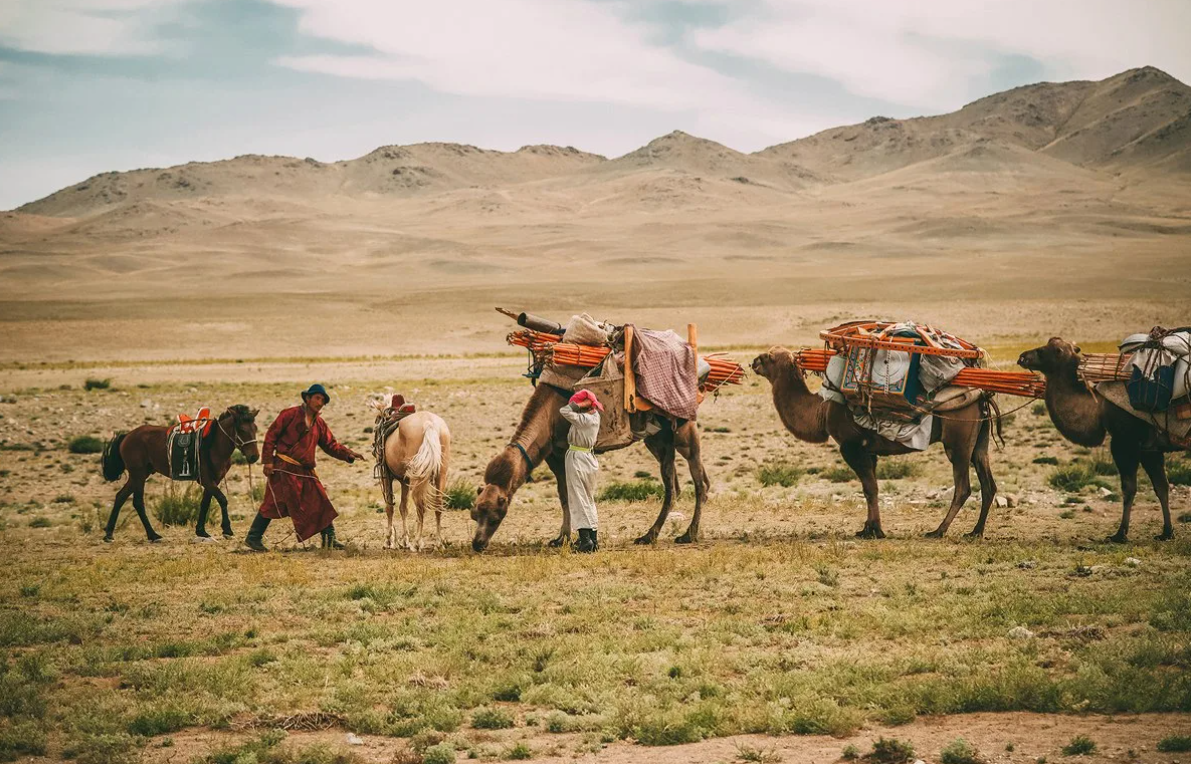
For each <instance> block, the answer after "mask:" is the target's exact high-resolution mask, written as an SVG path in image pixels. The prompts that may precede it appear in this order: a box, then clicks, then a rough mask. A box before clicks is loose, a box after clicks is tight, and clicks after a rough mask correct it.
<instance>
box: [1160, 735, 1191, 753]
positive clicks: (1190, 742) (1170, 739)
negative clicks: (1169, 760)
mask: <svg viewBox="0 0 1191 764" xmlns="http://www.w3.org/2000/svg"><path fill="white" fill-rule="evenodd" d="M1158 750H1159V751H1162V752H1163V753H1187V752H1188V751H1191V735H1167V736H1166V737H1164V738H1162V739H1161V740H1159V741H1158Z"/></svg>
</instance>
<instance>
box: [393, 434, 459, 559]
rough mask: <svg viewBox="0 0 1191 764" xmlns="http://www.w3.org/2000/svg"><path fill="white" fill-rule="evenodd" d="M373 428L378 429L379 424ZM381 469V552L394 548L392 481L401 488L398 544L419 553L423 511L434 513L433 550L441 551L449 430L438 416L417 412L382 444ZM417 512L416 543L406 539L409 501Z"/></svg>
mask: <svg viewBox="0 0 1191 764" xmlns="http://www.w3.org/2000/svg"><path fill="white" fill-rule="evenodd" d="M377 426H380V425H379V424H378V425H377ZM384 455H385V465H386V466H387V467H388V470H387V471H384V472H382V473H381V481H382V485H381V492H382V493H383V494H384V497H385V514H386V515H387V516H388V524H387V528H386V535H385V549H393V548H394V547H396V546H398V543H397V529H396V528H394V527H393V481H394V480H396V481H397V482H399V483H400V484H401V542H400V546H403V547H405V548H406V549H409V550H410V551H418V552H420V551H422V548H423V546H422V523H423V521H424V520H425V517H426V509H427V507H430V508H432V509H433V510H434V530H435V534H434V536H435V541H434V543H435V546H437V547H439V548H441V547H442V546H443V540H442V513H443V497H444V496H445V494H446V490H447V468H448V467H449V466H450V461H451V430H450V428H448V427H447V423H446V422H444V421H443V419H442V417H440V416H439V415H438V414H432V413H430V412H428V411H418V412H416V413H413V414H410V415H409V416H407V417H405V418H404V419H402V420H401V422H400V423H398V425H397V429H396V430H395V431H393V432H392V433H390V434H389V437H388V438H387V439H386V440H385V451H384ZM411 496H412V498H413V501H414V507H416V508H417V510H418V541H417V544H416V545H415V544H414V543H413V542H412V541H411V540H410V537H409V526H408V525H407V524H406V515H407V512H408V511H409V499H410V498H411Z"/></svg>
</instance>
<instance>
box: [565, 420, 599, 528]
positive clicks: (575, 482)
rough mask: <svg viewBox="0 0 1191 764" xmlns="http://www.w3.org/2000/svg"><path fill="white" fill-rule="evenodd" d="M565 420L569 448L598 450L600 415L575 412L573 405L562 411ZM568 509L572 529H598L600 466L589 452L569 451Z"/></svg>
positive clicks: (567, 465)
mask: <svg viewBox="0 0 1191 764" xmlns="http://www.w3.org/2000/svg"><path fill="white" fill-rule="evenodd" d="M559 413H560V414H562V416H563V418H564V419H566V420H567V421H568V422H570V423H571V427H570V430H569V431H568V432H567V445H568V446H576V447H578V448H582V449H591V448H593V447H594V446H595V442H596V437H597V436H598V435H599V433H600V412H599V411H597V410H596V409H594V408H591V409H588V410H586V411H580V410H577V409H575V408H574V407H573V406H571V405H570V404H567V405H566V406H563V407H562V408H561V409H559ZM566 467H567V509H568V510H569V511H570V513H571V527H572V528H575V529H576V530H577V529H579V528H591V529H592V530H595V529H596V505H595V489H596V475H597V473H598V472H599V471H600V465H599V462H597V461H596V458H595V454H594V453H593V452H592V451H590V450H585V451H576V450H575V449H574V448H569V447H568V448H567V455H566Z"/></svg>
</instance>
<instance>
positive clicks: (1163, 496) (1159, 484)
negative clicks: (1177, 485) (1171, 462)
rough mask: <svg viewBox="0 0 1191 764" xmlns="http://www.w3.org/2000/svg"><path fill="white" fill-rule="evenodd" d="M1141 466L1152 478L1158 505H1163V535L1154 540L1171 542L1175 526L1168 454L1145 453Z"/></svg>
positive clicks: (1159, 452)
mask: <svg viewBox="0 0 1191 764" xmlns="http://www.w3.org/2000/svg"><path fill="white" fill-rule="evenodd" d="M1141 466H1142V467H1145V471H1146V474H1147V475H1149V476H1150V482H1151V483H1152V484H1153V485H1154V493H1155V494H1156V495H1157V496H1158V503H1159V504H1161V505H1162V533H1160V534H1158V535H1157V536H1155V537H1154V538H1156V539H1158V540H1159V541H1169V540H1170V539H1172V538H1174V526H1173V525H1171V524H1170V483H1169V482H1167V480H1166V454H1164V453H1162V452H1161V451H1143V452H1142V453H1141Z"/></svg>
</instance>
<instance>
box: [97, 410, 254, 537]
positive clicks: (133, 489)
mask: <svg viewBox="0 0 1191 764" xmlns="http://www.w3.org/2000/svg"><path fill="white" fill-rule="evenodd" d="M256 414H257V412H256V409H250V408H248V407H247V406H244V405H242V404H237V405H235V406H229V407H228V408H227V410H225V411H224V412H223V413H222V414H220V415H219V416H218V417H217V418H216V420H215V422H214V424H215V426H214V427H213V428H212V431H211V434H210V436H208V437H205V438H204V439H203V441H202V445H201V446H200V447H199V474H198V484H199V485H201V486H202V487H203V498H202V501H201V502H200V503H199V515H198V522H197V523H196V524H195V527H194V533H195V537H196V538H197V539H198V540H200V541H210V540H212V539H211V536H210V534H208V533H207V510H208V509H209V508H210V506H211V499H212V498H214V499H215V500H216V501H217V502H219V509H220V511H221V513H222V515H223V523H222V526H223V535H224V537H225V538H231V536H232V521H231V519H230V518H229V517H228V514H227V496H224V495H223V491H221V490H219V483H220V481H222V480H223V478H224V476H225V475H227V471H228V470H229V469H231V466H232V453H233V452H235V450H236V449H237V448H238V449H240V453H242V454H243V455H244V458H245V459H247V460H248V463H249V464H252V463H253V462H255V461H256V460H257V459H260V456H261V455H260V448H259V446H258V445H257V442H256ZM169 429H170V428H168V427H157V426H153V425H147V424H146V425H141V426H140V427H138V428H136V429H135V430H132V431H131V432H127V433H119V434H117V435H116V436H115V437H114V438H112V439H111V440H110V441H109V442H108V444H107V445H106V446H105V447H104V449H103V459H102V462H101V465H102V469H103V477H104V479H105V480H108V481H115V480H119V479H120V476H121V475H123V474H124V472H125V471H127V472H128V479H127V480H126V481H125V482H124V485H123V486H121V487H120V490H119V491H117V492H116V500H115V502H114V503H113V504H112V513H111V515H110V516H109V517H108V524H107V528H106V529H105V530H104V534H103V540H104V541H109V542H110V541H111V540H112V534H113V533H115V532H116V519H117V518H118V517H119V516H120V508H121V507H123V506H124V502H126V501H128V497H129V496H131V497H132V506H133V507H135V508H136V513H137V515H138V516H139V517H140V518H141V525H143V526H144V527H145V535H146V536H148V538H149V541H153V542H155V541H160V540H161V536H160V535H158V533H157V531H155V530H153V525H152V524H151V523H150V522H149V516H148V515H147V514H146V513H145V481H146V480H148V479H149V476H150V475H152V474H153V473H154V472H158V473H161V474H162V475H165V476H166V477H169V475H170V462H169V454H168V453H167V447H168V446H167V443H168V434H169Z"/></svg>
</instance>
